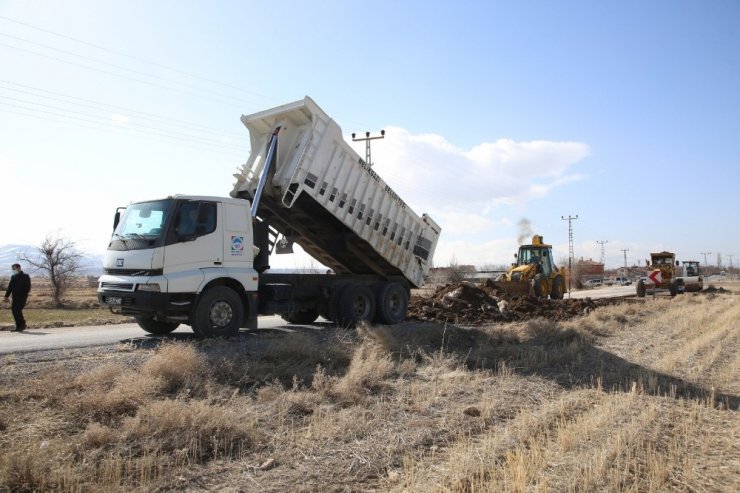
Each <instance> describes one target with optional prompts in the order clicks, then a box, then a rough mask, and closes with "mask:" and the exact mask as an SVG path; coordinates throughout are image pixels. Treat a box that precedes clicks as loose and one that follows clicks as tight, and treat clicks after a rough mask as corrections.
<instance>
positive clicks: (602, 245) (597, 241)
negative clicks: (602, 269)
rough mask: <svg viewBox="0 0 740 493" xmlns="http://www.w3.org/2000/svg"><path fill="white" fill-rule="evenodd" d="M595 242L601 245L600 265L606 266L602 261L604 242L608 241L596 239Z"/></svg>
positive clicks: (607, 241)
mask: <svg viewBox="0 0 740 493" xmlns="http://www.w3.org/2000/svg"><path fill="white" fill-rule="evenodd" d="M596 243H598V244H599V245H601V265H603V266H606V264H605V263H604V243H609V240H603V241H599V240H596Z"/></svg>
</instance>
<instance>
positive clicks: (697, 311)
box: [0, 287, 740, 492]
mask: <svg viewBox="0 0 740 493" xmlns="http://www.w3.org/2000/svg"><path fill="white" fill-rule="evenodd" d="M730 289H731V291H730V292H723V293H721V294H712V293H702V294H690V295H686V296H679V297H676V298H674V299H670V298H667V297H666V298H662V299H661V298H658V299H655V300H653V299H646V300H644V302H642V303H634V304H625V305H617V306H606V307H599V308H597V309H595V310H593V311H591V312H589V313H587V314H585V315H583V316H581V317H577V318H575V319H572V320H570V321H567V322H554V321H550V320H545V319H536V320H532V321H527V322H521V323H510V324H496V325H490V326H485V327H475V328H459V327H456V326H453V325H442V324H435V323H422V322H406V323H403V324H400V325H398V326H392V327H373V326H364V327H359V328H358V329H357V330H352V331H349V330H343V329H337V328H328V327H327V328H324V329H322V330H315V329H308V328H305V329H300V328H297V329H296V332H293V333H285V332H280V331H263V332H260V333H258V334H256V333H250V332H243V333H242V334H241V336H240V337H239V338H237V339H232V340H206V341H197V340H195V339H189V338H186V339H183V338H182V337H180V338H179V339H168V338H161V339H159V338H143V339H142V341H143V342H142V341H132V342H131V343H129V344H122V345H119V346H117V347H116V348H115V349H114V350H111V349H110V348H107V349H98V350H95V351H92V350H91V351H90V352H85V353H84V354H83V355H81V354H73V353H71V352H70V353H69V354H67V353H61V354H59V353H57V354H56V355H55V356H54V357H38V358H23V357H20V356H12V355H10V356H5V357H4V358H3V359H2V360H0V450H2V451H3V453H2V454H0V491H2V490H4V489H7V490H10V491H41V490H56V491H132V490H133V491H152V490H157V489H159V490H198V491H200V490H206V491H208V490H210V491H224V490H236V491H367V490H376V491H419V492H427V491H455V492H474V491H514V492H516V491H521V492H524V491H584V492H585V491H615V492H616V491H727V492H731V491H732V492H734V491H738V490H739V489H740V463H738V460H737V458H738V457H740V418H739V417H738V407H739V405H740V303H738V298H737V290H732V287H730Z"/></svg>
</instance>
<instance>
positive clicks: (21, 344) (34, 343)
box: [0, 286, 635, 354]
mask: <svg viewBox="0 0 740 493" xmlns="http://www.w3.org/2000/svg"><path fill="white" fill-rule="evenodd" d="M634 295H635V287H634V286H611V287H610V286H603V287H599V288H594V289H585V290H581V291H572V292H571V293H570V294H568V293H566V295H565V297H566V298H568V296H570V297H571V298H614V297H620V296H634ZM321 323H322V321H321V320H319V322H318V325H310V327H315V328H317V329H320V328H321ZM259 327H260V329H259V330H262V329H268V330H283V331H291V328H290V327H291V326H290V325H288V324H286V323H285V321H284V320H283V319H282V318H280V317H279V316H277V315H273V316H268V317H260V318H259ZM173 334H181V335H182V337H190V336H193V332H192V330H191V329H190V327H188V326H186V325H183V326H181V327H179V328H178V329H177V330H176V331H175V332H173ZM156 337H157V336H152V335H149V334H147V333H146V332H144V331H143V330H142V329H141V328H140V327H139V326H138V325H137V324H120V325H93V326H82V327H61V328H53V329H28V330H26V331H24V332H21V333H18V332H0V354H13V353H29V352H34V351H46V350H55V349H72V348H83V347H90V346H107V345H112V344H117V343H127V342H131V341H136V340H142V339H151V338H156Z"/></svg>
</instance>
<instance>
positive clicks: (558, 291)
mask: <svg viewBox="0 0 740 493" xmlns="http://www.w3.org/2000/svg"><path fill="white" fill-rule="evenodd" d="M564 295H565V281H563V278H562V277H560V276H557V277H556V278H555V279H553V281H552V291H550V299H551V300H562V299H563V296H564Z"/></svg>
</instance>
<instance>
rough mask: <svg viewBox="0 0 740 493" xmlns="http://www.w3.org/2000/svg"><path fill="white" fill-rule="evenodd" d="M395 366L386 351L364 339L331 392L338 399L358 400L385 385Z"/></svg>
mask: <svg viewBox="0 0 740 493" xmlns="http://www.w3.org/2000/svg"><path fill="white" fill-rule="evenodd" d="M395 366H396V365H395V363H394V361H393V359H392V358H391V355H390V354H389V353H388V352H387V351H385V350H384V349H382V348H381V347H380V346H379V345H378V344H376V343H375V342H374V341H368V340H366V341H364V342H363V343H361V344H360V346H359V347H358V348H357V349H356V350H355V352H354V354H353V355H352V361H351V362H350V364H349V368H348V369H347V373H345V374H344V375H343V376H342V377H341V378H339V379H338V380H337V381H336V383H335V385H334V388H333V392H334V394H335V396H336V397H338V398H339V399H340V400H347V401H350V402H360V401H362V400H363V399H364V398H365V397H367V396H368V395H372V394H376V393H378V392H379V391H380V390H381V389H383V388H385V387H386V380H387V379H388V378H389V377H390V376H391V375H392V374H393V373H394V371H395Z"/></svg>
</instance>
